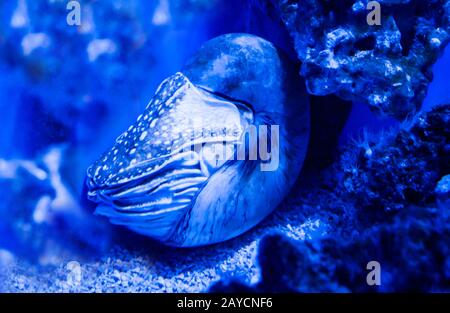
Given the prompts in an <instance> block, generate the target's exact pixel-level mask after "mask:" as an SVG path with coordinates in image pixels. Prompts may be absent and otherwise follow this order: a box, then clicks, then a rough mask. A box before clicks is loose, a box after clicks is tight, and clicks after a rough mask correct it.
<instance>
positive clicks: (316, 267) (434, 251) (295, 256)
mask: <svg viewBox="0 0 450 313" xmlns="http://www.w3.org/2000/svg"><path fill="white" fill-rule="evenodd" d="M404 213H405V212H403V213H402V214H399V215H398V216H396V217H395V219H394V220H393V222H392V223H388V224H383V225H380V226H378V225H376V226H373V227H371V228H369V229H368V230H367V231H366V232H365V233H364V234H363V235H361V236H357V237H354V238H353V237H352V238H349V237H343V236H335V235H333V236H327V237H325V238H323V239H321V240H316V241H294V240H291V239H287V238H286V237H284V236H281V235H272V236H267V237H266V238H264V239H263V241H262V243H261V246H260V249H259V264H260V266H261V276H262V279H261V281H260V282H259V283H258V284H256V285H255V286H253V290H254V291H256V290H257V291H265V292H268V291H270V292H284V291H298V292H324V291H325V292H343V291H352V292H371V291H378V292H392V291H397V292H398V291H403V292H411V291H422V292H423V291H447V292H448V291H450V283H449V282H450V271H449V268H450V242H449V241H448V238H449V236H450V226H449V220H448V218H444V217H443V214H442V213H443V212H441V211H438V210H436V209H432V208H429V209H424V208H415V209H412V210H411V211H409V212H408V213H407V214H404ZM274 251H276V253H274ZM370 261H377V262H379V263H380V265H381V285H380V286H369V285H368V284H367V282H366V276H367V274H368V272H369V271H368V270H366V265H367V264H368V263H369V262H370ZM237 285H238V283H237V282H234V283H233V284H228V285H225V284H223V283H222V284H221V285H216V286H215V287H214V288H215V290H216V291H219V288H218V287H221V288H222V290H227V289H226V287H229V286H234V288H236V286H237ZM244 288H249V287H248V286H245V285H243V286H242V287H240V289H241V290H245V289H244Z"/></svg>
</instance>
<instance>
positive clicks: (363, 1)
mask: <svg viewBox="0 0 450 313" xmlns="http://www.w3.org/2000/svg"><path fill="white" fill-rule="evenodd" d="M259 1H260V3H261V4H262V6H263V7H264V10H265V11H266V12H267V14H268V15H270V16H279V18H280V19H281V20H282V22H283V23H284V24H285V26H286V27H287V29H288V31H289V32H290V34H291V37H292V39H293V40H294V45H295V49H296V51H297V54H298V58H299V59H300V60H301V61H302V63H303V65H302V68H301V75H303V76H304V77H305V78H306V83H307V88H308V91H309V92H310V93H311V94H314V95H329V94H336V95H338V96H340V97H341V98H343V99H346V100H353V101H359V102H362V103H365V104H367V105H369V106H370V107H371V108H372V109H374V110H375V111H377V112H382V113H385V114H388V115H391V116H394V117H397V118H401V119H402V118H404V117H405V116H407V115H409V114H410V113H412V112H414V111H416V110H417V109H418V108H419V107H420V106H421V104H422V102H423V100H424V98H425V96H426V93H427V88H428V85H429V83H430V82H431V80H432V73H431V66H432V65H433V64H434V63H435V61H436V59H437V58H438V56H439V54H440V52H441V51H442V49H443V48H444V47H445V44H446V43H447V41H448V38H449V30H450V23H449V21H450V1H447V0H431V1H423V0H380V1H378V2H379V3H380V5H381V25H379V26H378V25H374V26H370V25H369V24H368V22H367V16H368V14H369V13H371V10H367V4H368V2H369V1H368V0H358V1H357V0H341V1H335V0H259Z"/></svg>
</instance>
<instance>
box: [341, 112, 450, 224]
mask: <svg viewBox="0 0 450 313" xmlns="http://www.w3.org/2000/svg"><path fill="white" fill-rule="evenodd" d="M449 147H450V105H442V106H438V107H436V108H435V109H433V110H432V111H431V112H428V113H422V114H419V115H417V116H416V117H415V118H414V119H413V120H411V121H408V122H405V123H404V124H403V125H402V127H401V128H400V130H399V131H398V133H396V134H391V135H386V136H384V137H383V136H381V137H380V138H370V136H369V137H368V138H366V139H365V140H363V141H362V142H359V143H357V144H356V145H355V146H352V147H350V148H349V149H348V150H347V151H346V152H345V153H344V154H343V155H342V157H341V163H340V168H339V169H338V173H342V176H341V177H340V180H339V183H338V185H339V186H338V188H339V189H340V193H341V195H342V196H343V197H344V199H348V201H354V202H355V206H356V207H357V208H359V215H360V217H361V220H370V221H374V220H379V219H384V218H385V217H386V214H385V213H386V212H390V213H391V214H392V213H395V212H397V211H399V210H402V209H404V208H405V207H406V206H407V205H409V204H416V205H424V204H426V203H430V202H432V201H434V199H435V192H434V189H435V187H436V183H437V182H438V180H439V179H440V178H441V177H442V176H444V175H446V174H447V173H448V172H449V169H450V154H449Z"/></svg>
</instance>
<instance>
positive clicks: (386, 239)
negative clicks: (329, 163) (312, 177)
mask: <svg viewBox="0 0 450 313" xmlns="http://www.w3.org/2000/svg"><path fill="white" fill-rule="evenodd" d="M449 119H450V105H441V106H438V107H435V108H434V109H433V110H432V111H430V112H427V113H420V114H418V115H417V116H416V117H415V118H414V119H412V120H411V121H407V122H405V123H404V124H403V125H402V127H401V128H400V129H399V130H398V131H397V132H396V133H392V134H389V135H386V136H384V137H382V138H371V137H370V136H368V135H367V136H366V137H365V138H364V140H363V141H361V142H358V143H356V144H352V145H350V146H349V147H347V151H346V152H345V153H344V154H343V155H342V157H341V160H340V162H339V163H338V164H337V165H336V166H333V167H331V168H329V169H327V170H325V171H323V172H322V173H321V176H322V177H321V179H320V180H321V181H324V182H325V183H323V185H320V184H319V185H317V186H314V187H312V189H311V188H310V189H309V190H308V191H307V193H308V194H310V195H311V197H312V198H314V199H315V202H316V203H320V206H317V208H316V210H318V212H317V215H318V216H321V219H322V220H328V222H329V223H330V227H329V229H328V231H327V233H328V234H327V235H325V236H322V237H321V236H319V237H315V238H307V239H306V240H292V239H288V238H287V237H285V236H284V235H279V234H273V235H269V236H266V237H265V238H263V239H262V241H261V243H260V246H259V250H258V261H259V265H260V268H261V280H260V281H259V282H258V283H256V284H254V285H250V286H249V285H245V284H243V283H239V282H238V281H235V280H223V281H221V282H219V283H217V284H215V285H214V286H212V288H211V290H212V291H215V292H218V291H224V292H228V291H236V290H238V291H240V290H242V291H244V290H250V291H254V292H255V291H258V292H259V291H264V292H285V291H296V292H323V291H327V292H342V291H357V292H371V291H378V292H390V291H450V284H449V282H450V270H449V269H450V241H449V240H448V238H449V236H450V220H449V216H450V214H449V211H450V207H449V206H448V205H446V204H445V203H448V202H446V200H447V197H448V175H447V176H444V175H446V174H447V173H448V171H449V169H450V157H449V156H450V154H449V147H450V123H449ZM442 176H444V177H443V178H442V179H441V177H442ZM305 199H308V198H305ZM436 202H437V203H436ZM436 204H437V205H436ZM327 217H328V218H327ZM370 261H377V262H379V263H380V264H381V270H382V276H381V277H382V278H381V285H380V286H369V285H368V284H367V283H366V275H367V274H368V272H369V271H368V270H366V265H367V264H368V263H369V262H370Z"/></svg>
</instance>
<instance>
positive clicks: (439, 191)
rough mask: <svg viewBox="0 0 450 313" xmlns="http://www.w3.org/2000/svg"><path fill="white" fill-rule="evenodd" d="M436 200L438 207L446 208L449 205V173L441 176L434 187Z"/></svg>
mask: <svg viewBox="0 0 450 313" xmlns="http://www.w3.org/2000/svg"><path fill="white" fill-rule="evenodd" d="M434 191H435V193H436V201H437V203H438V205H439V207H440V208H442V209H443V210H444V209H447V208H449V207H450V175H446V176H444V177H442V179H441V180H440V181H439V182H438V184H437V186H436V189H435V190H434Z"/></svg>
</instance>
